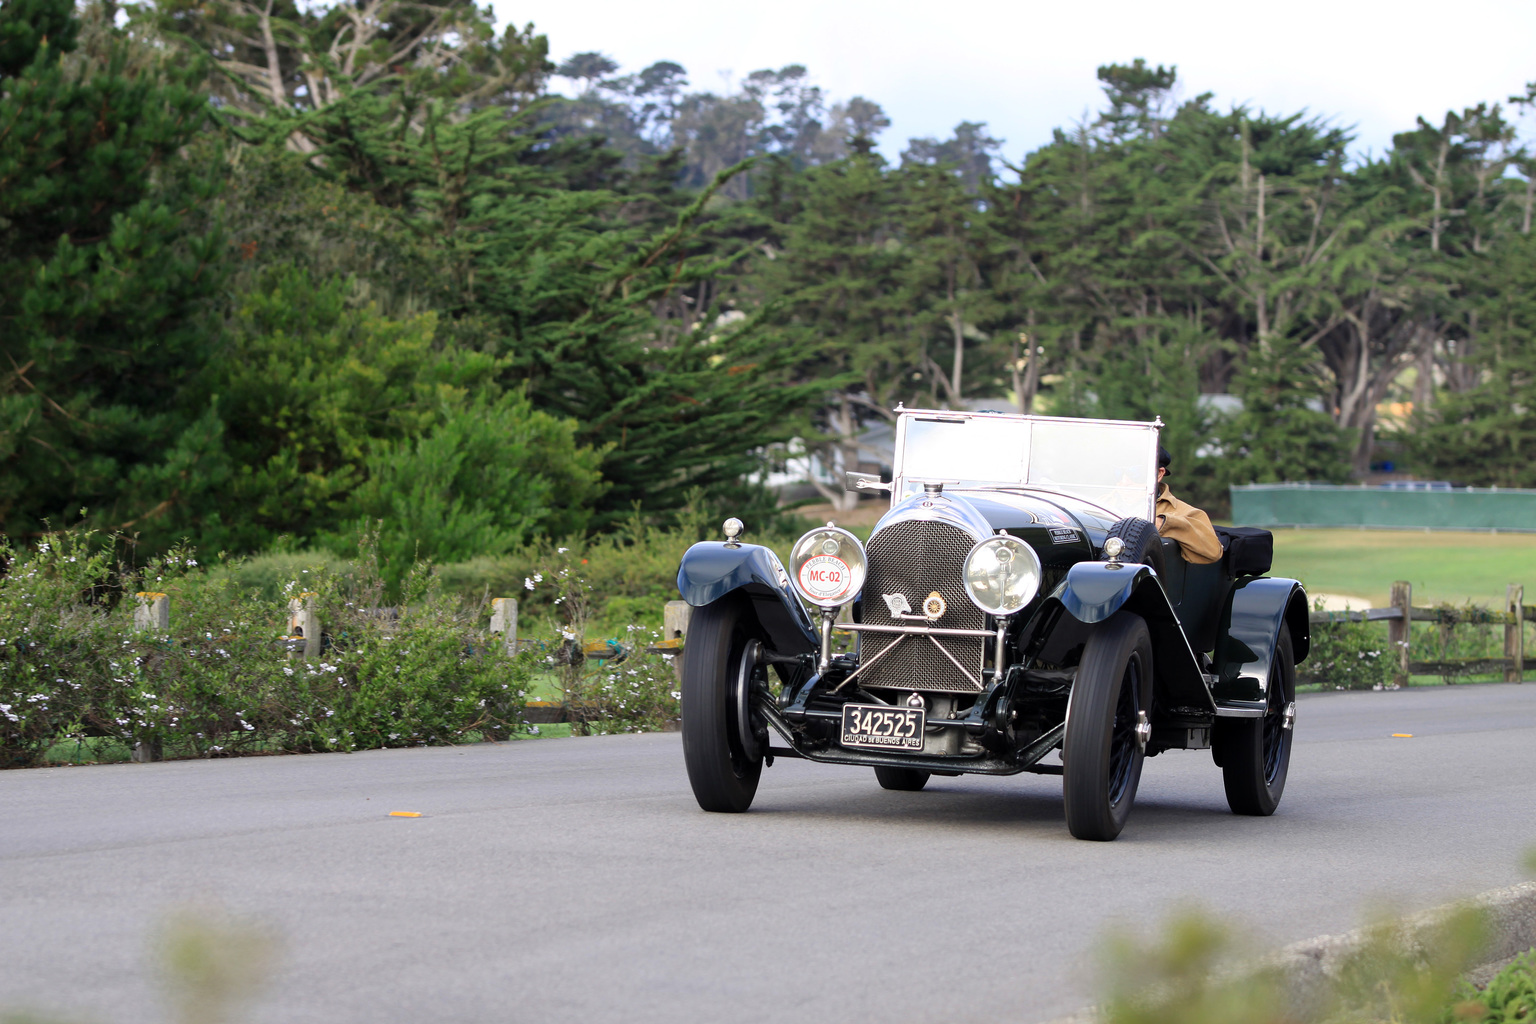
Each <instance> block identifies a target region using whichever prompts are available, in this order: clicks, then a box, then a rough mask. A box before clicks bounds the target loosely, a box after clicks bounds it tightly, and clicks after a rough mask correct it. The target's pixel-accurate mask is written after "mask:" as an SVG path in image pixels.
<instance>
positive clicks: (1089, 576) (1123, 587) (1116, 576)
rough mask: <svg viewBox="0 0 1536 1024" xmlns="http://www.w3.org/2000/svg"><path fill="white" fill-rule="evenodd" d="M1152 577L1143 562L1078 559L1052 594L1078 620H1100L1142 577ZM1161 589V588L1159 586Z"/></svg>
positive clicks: (1116, 608)
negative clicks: (1137, 563)
mask: <svg viewBox="0 0 1536 1024" xmlns="http://www.w3.org/2000/svg"><path fill="white" fill-rule="evenodd" d="M1150 579H1156V574H1155V573H1154V572H1153V571H1152V570H1151V569H1149V568H1148V567H1147V566H1145V565H1136V564H1134V563H1131V562H1126V563H1123V564H1122V563H1119V562H1078V563H1077V564H1076V565H1074V566H1072V568H1070V569H1068V570H1067V578H1066V579H1065V580H1063V581H1062V582H1061V585H1060V586H1059V587H1057V588H1056V593H1055V594H1054V595H1053V596H1054V597H1055V598H1056V599H1057V600H1059V601H1060V602H1061V603H1062V606H1063V607H1065V608H1066V609H1067V611H1068V612H1069V613H1070V614H1071V615H1072V617H1073V618H1075V619H1077V620H1078V621H1079V622H1086V623H1088V624H1089V625H1092V624H1093V623H1095V622H1103V621H1104V620H1105V619H1107V618H1109V617H1110V616H1111V615H1113V614H1115V612H1117V611H1119V610H1120V608H1121V607H1122V606H1123V605H1124V604H1125V603H1126V602H1127V601H1129V600H1130V599H1131V595H1132V594H1134V593H1135V592H1136V590H1137V589H1138V588H1139V587H1140V586H1141V585H1142V583H1143V581H1145V580H1150ZM1159 589H1161V588H1159Z"/></svg>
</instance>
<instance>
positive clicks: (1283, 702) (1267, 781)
mask: <svg viewBox="0 0 1536 1024" xmlns="http://www.w3.org/2000/svg"><path fill="white" fill-rule="evenodd" d="M1295 700H1296V657H1295V654H1294V649H1293V647H1292V645H1291V631H1290V628H1289V627H1287V626H1283V625H1282V626H1281V627H1280V635H1279V637H1278V638H1277V641H1276V643H1275V656H1274V658H1273V659H1272V660H1271V661H1270V666H1269V694H1268V703H1267V706H1266V707H1265V710H1264V717H1263V718H1219V719H1217V720H1216V735H1215V736H1214V737H1213V739H1214V740H1215V743H1214V746H1215V747H1216V748H1217V749H1216V750H1215V751H1214V753H1215V754H1216V755H1217V756H1218V758H1219V761H1218V763H1219V764H1220V765H1221V778H1222V782H1223V783H1224V784H1225V786H1226V790H1227V805H1228V806H1229V807H1231V808H1232V813H1233V814H1253V815H1258V816H1261V817H1263V816H1267V815H1270V814H1274V813H1275V808H1276V807H1278V806H1280V797H1281V796H1282V795H1283V794H1284V793H1285V777H1286V774H1287V773H1288V772H1289V771H1290V766H1291V738H1292V734H1293V732H1294V730H1293V729H1288V728H1286V709H1287V708H1289V707H1290V706H1291V705H1292V704H1293V703H1294V702H1295Z"/></svg>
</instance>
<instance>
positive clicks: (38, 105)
mask: <svg viewBox="0 0 1536 1024" xmlns="http://www.w3.org/2000/svg"><path fill="white" fill-rule="evenodd" d="M85 18H86V19H87V20H86V22H85V23H84V24H83V25H82V24H81V23H80V21H79V20H78V19H77V18H76V17H75V16H74V13H73V5H72V3H71V0H7V2H6V3H5V5H4V6H3V7H0V356H3V359H4V363H3V364H0V460H3V462H0V465H3V469H0V521H3V523H4V529H5V531H6V532H7V533H9V534H10V535H11V536H13V537H14V536H26V535H30V534H33V533H35V532H36V531H37V530H39V529H40V528H41V523H42V520H43V519H45V518H47V519H50V520H51V521H52V522H53V523H54V524H55V525H58V524H61V523H63V522H65V521H70V520H73V519H74V518H75V517H77V516H78V514H79V513H80V510H81V509H82V508H88V509H90V510H91V512H92V513H93V515H94V516H95V518H96V521H97V522H101V523H104V524H106V525H108V526H111V527H115V528H120V529H134V530H138V529H152V528H153V525H154V523H155V521H156V520H157V518H158V517H161V516H163V515H164V514H165V513H166V512H167V511H168V510H170V509H173V508H175V507H176V506H178V505H179V504H181V503H184V502H186V501H188V500H189V499H191V498H192V497H193V496H194V494H195V493H196V492H198V491H199V490H202V489H204V488H206V487H207V486H209V483H210V481H212V480H214V479H215V478H216V477H217V466H218V464H219V463H220V460H221V458H222V456H221V454H220V434H221V425H220V423H219V420H218V418H217V416H216V415H215V414H214V412H213V410H211V409H208V408H199V407H196V406H192V405H189V404H188V403H187V402H186V400H185V394H184V387H185V385H186V384H187V382H188V381H189V380H190V379H191V378H192V376H193V375H195V374H196V373H197V372H198V370H199V369H200V367H201V366H202V365H203V364H204V362H205V361H206V358H207V355H208V353H209V351H210V350H211V347H212V346H213V345H214V343H215V340H216V337H217V335H216V326H215V325H213V324H212V323H210V320H211V318H209V317H207V316H206V315H205V313H206V312H207V310H208V308H209V302H210V299H211V298H212V297H213V296H214V295H215V294H216V293H217V291H218V289H219V287H220V279H221V276H222V266H223V263H224V259H225V255H226V251H225V244H224V236H223V232H222V229H221V228H220V227H219V225H218V223H217V218H216V217H215V215H214V211H213V198H214V196H215V195H216V193H217V190H218V187H219V175H218V171H217V163H218V161H217V154H216V153H215V152H210V149H211V148H212V147H209V146H207V145H206V144H205V143H200V142H199V141H198V140H199V133H200V132H201V131H202V130H203V128H204V127H205V126H206V124H207V122H208V117H209V112H208V105H207V102H206V100H205V98H204V97H203V96H201V95H200V94H199V93H198V92H197V90H196V89H195V88H193V86H192V82H193V81H194V80H195V78H196V77H197V71H196V69H195V68H189V67H178V66H176V64H175V63H174V62H168V61H166V60H164V59H163V57H162V56H161V55H160V54H158V53H156V52H154V51H152V50H150V49H148V48H146V47H143V46H141V45H139V44H137V43H136V42H135V41H134V40H133V39H132V38H129V37H128V36H127V35H126V34H125V33H123V32H120V31H118V30H117V29H116V28H115V27H113V25H112V24H111V22H110V20H109V19H110V16H109V14H108V13H107V12H106V11H105V9H103V8H88V9H87V10H86V12H85ZM82 28H83V29H84V31H82Z"/></svg>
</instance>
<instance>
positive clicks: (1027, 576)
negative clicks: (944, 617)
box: [961, 533, 1043, 618]
mask: <svg viewBox="0 0 1536 1024" xmlns="http://www.w3.org/2000/svg"><path fill="white" fill-rule="evenodd" d="M995 551H1007V552H1008V558H1007V559H999V558H998V557H997V556H996V555H994V554H992V553H993V552H995ZM980 556H989V557H991V558H992V559H993V562H994V563H997V562H1002V561H1006V562H1008V563H1009V564H1013V565H1015V566H1019V565H1022V566H1023V567H1024V568H1025V569H1027V570H1028V571H1027V572H1018V571H1017V569H1016V570H1015V573H1014V574H1009V575H1013V578H1014V580H1015V581H1016V582H1017V583H1018V584H1022V587H1015V588H1014V590H1013V592H1012V593H1011V594H1008V593H1007V586H1006V584H1005V585H1004V587H1003V588H1002V589H1003V591H1004V593H1002V594H999V595H998V596H999V597H1006V598H1007V600H996V599H993V598H991V597H990V596H989V595H985V594H978V593H977V586H976V583H977V581H976V576H978V575H983V573H980V572H974V573H973V571H972V570H973V567H976V561H977V559H978V557H980ZM1042 573H1043V570H1042V567H1041V564H1040V556H1039V555H1038V554H1036V552H1035V549H1034V548H1033V547H1031V546H1030V545H1029V544H1028V543H1027V542H1025V541H1023V540H1021V539H1019V538H1018V537H1014V536H1012V535H1010V534H1007V533H998V534H994V535H992V536H991V537H986V538H984V539H982V540H979V541H977V542H976V543H975V544H974V545H973V546H972V547H971V550H970V551H968V552H966V555H965V562H964V565H963V568H962V572H961V579H962V581H963V582H964V585H965V596H966V597H969V598H970V599H971V603H972V604H974V605H975V606H976V607H977V608H980V609H981V610H982V611H983V612H985V613H987V614H988V615H991V616H993V617H995V618H1007V617H1008V616H1010V615H1017V614H1018V613H1019V612H1021V611H1023V610H1024V609H1025V608H1026V607H1028V606H1029V603H1030V602H1031V601H1033V600H1034V599H1035V596H1036V595H1037V594H1039V593H1040V581H1041V577H1042ZM1006 578H1007V577H1006V576H1005V579H1006Z"/></svg>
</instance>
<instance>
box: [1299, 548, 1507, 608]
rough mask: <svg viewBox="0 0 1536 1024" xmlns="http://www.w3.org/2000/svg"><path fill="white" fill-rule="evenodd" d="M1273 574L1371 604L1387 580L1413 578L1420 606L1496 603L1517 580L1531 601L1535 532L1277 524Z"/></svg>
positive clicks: (1382, 600) (1380, 601) (1383, 594)
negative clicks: (1311, 527) (1287, 527)
mask: <svg viewBox="0 0 1536 1024" xmlns="http://www.w3.org/2000/svg"><path fill="white" fill-rule="evenodd" d="M1273 574H1274V575H1276V576H1290V577H1293V578H1295V579H1299V580H1301V582H1302V583H1303V584H1305V585H1306V587H1307V589H1308V590H1309V591H1318V592H1324V593H1330V594H1345V595H1348V596H1350V597H1359V598H1361V599H1362V601H1363V604H1364V605H1368V606H1369V607H1372V608H1380V607H1384V606H1385V605H1386V604H1387V602H1388V595H1389V593H1390V591H1391V588H1392V581H1393V580H1407V581H1408V582H1409V583H1411V584H1413V603H1414V604H1415V605H1418V606H1419V607H1424V606H1427V605H1433V604H1438V603H1440V602H1449V603H1451V604H1463V603H1465V602H1468V601H1471V602H1473V603H1476V604H1480V605H1487V606H1491V607H1496V608H1497V607H1502V606H1503V604H1504V588H1505V586H1506V585H1507V584H1510V583H1519V584H1523V585H1524V586H1525V588H1526V595H1525V601H1526V603H1527V604H1536V534H1525V533H1500V534H1487V533H1451V532H1435V533H1414V532H1409V531H1406V530H1283V529H1282V530H1276V531H1275V566H1274V569H1273Z"/></svg>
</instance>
